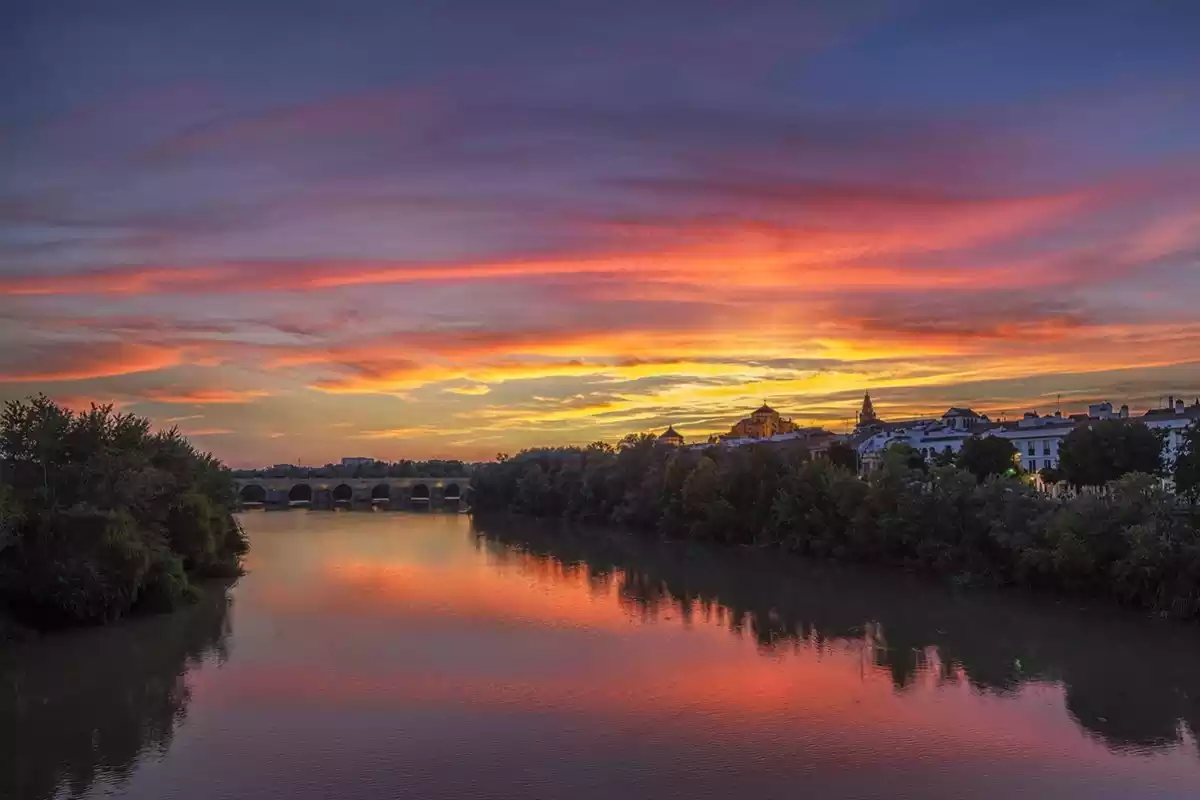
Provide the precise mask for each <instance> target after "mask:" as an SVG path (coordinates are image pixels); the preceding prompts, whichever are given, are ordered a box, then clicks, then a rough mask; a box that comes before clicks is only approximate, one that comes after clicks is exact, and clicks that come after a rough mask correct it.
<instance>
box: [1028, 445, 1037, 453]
mask: <svg viewBox="0 0 1200 800" xmlns="http://www.w3.org/2000/svg"><path fill="white" fill-rule="evenodd" d="M1036 454H1037V448H1035V447H1034V446H1033V442H1030V443H1029V455H1031V456H1032V455H1036Z"/></svg>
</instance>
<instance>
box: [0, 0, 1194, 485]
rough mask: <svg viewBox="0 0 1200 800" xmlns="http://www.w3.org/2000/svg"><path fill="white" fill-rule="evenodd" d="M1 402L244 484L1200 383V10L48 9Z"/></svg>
mask: <svg viewBox="0 0 1200 800" xmlns="http://www.w3.org/2000/svg"><path fill="white" fill-rule="evenodd" d="M6 10H8V13H6V14H5V22H4V24H3V25H2V26H0V100H2V102H0V337H2V338H0V341H2V343H3V344H2V346H0V399H12V398H18V397H23V396H27V395H29V394H31V393H36V392H45V393H46V394H48V395H50V396H51V397H52V398H55V399H57V400H60V401H63V402H66V403H68V404H71V405H72V406H81V407H86V405H87V403H88V402H90V401H96V402H113V403H116V404H117V405H118V406H119V407H120V408H122V409H124V410H130V411H135V412H137V413H139V414H145V415H147V416H149V417H151V418H152V419H153V420H154V421H155V423H156V424H159V425H162V426H170V425H174V424H177V425H178V426H179V428H180V429H181V430H182V431H183V432H185V433H187V434H188V435H189V436H192V437H193V438H194V440H195V441H196V442H197V443H198V444H199V445H200V446H202V447H203V448H205V449H209V450H212V451H213V452H214V453H216V454H217V455H218V456H220V457H222V458H224V459H226V460H227V461H228V462H229V463H231V464H232V465H235V466H246V465H257V464H267V463H275V462H300V463H310V464H311V463H318V464H319V463H324V462H326V461H329V460H334V459H337V458H339V457H341V456H349V455H367V456H376V457H379V458H389V459H394V458H402V457H406V458H427V457H455V458H467V459H476V458H490V457H492V456H493V455H494V454H495V453H497V452H501V451H504V452H515V451H516V450H518V449H520V448H522V447H526V446H531V445H545V444H567V443H586V442H589V441H592V440H595V439H606V440H609V441H614V440H616V439H618V438H619V437H620V436H622V435H623V434H625V433H628V432H631V431H642V430H661V429H662V428H663V427H665V426H666V425H667V424H668V422H671V423H674V424H675V425H676V427H677V428H678V429H679V430H680V431H681V432H682V433H684V434H685V435H686V436H689V437H692V436H701V435H706V434H708V433H711V432H714V431H724V430H726V429H727V428H728V426H729V425H730V424H731V423H732V422H734V421H736V420H737V419H738V418H740V417H742V416H744V415H745V414H746V413H748V412H749V411H750V410H752V409H753V408H754V407H756V406H758V405H759V404H760V403H762V401H763V400H764V399H767V400H768V401H769V402H770V403H771V405H773V406H774V407H776V408H778V409H780V410H781V411H782V412H784V413H786V414H790V415H791V416H792V417H793V418H795V419H797V420H798V421H799V422H800V423H801V424H805V425H814V424H820V425H826V426H828V427H830V428H831V429H833V430H838V431H841V430H844V427H845V424H846V421H847V420H852V419H853V416H854V410H855V408H856V406H857V404H858V402H859V401H860V399H861V397H862V392H863V390H864V389H868V388H869V389H870V390H871V392H872V396H873V397H874V398H875V399H876V408H877V410H878V411H879V412H880V414H881V416H883V417H884V418H888V417H898V416H901V415H911V414H930V413H939V412H941V411H942V410H944V408H945V407H946V406H948V405H969V406H972V407H974V408H976V409H977V410H979V411H985V412H989V413H999V412H1007V413H1008V414H1010V415H1011V414H1020V412H1022V411H1025V410H1029V409H1039V410H1041V411H1051V410H1053V409H1054V408H1055V407H1056V403H1057V396H1058V395H1060V394H1061V396H1062V406H1063V408H1064V410H1074V409H1078V408H1079V407H1081V406H1083V405H1085V404H1086V403H1087V402H1089V401H1094V400H1100V399H1108V400H1111V401H1113V402H1114V403H1129V404H1130V405H1131V406H1132V407H1133V408H1134V409H1135V410H1140V409H1144V408H1147V407H1151V406H1156V405H1158V403H1159V398H1160V397H1161V396H1164V395H1167V394H1174V395H1177V396H1178V395H1182V396H1186V397H1187V398H1188V401H1189V402H1190V401H1191V398H1192V397H1193V396H1196V395H1200V313H1198V311H1197V309H1198V307H1200V44H1198V42H1200V3H1196V2H1192V1H1191V0H1178V2H1172V1H1171V0H1163V1H1162V2H1129V1H1128V0H1126V1H1125V2H1105V1H1104V0H1086V1H1085V2H1021V1H1020V0H1010V1H1009V2H995V3H982V2H962V1H961V0H945V1H944V2H939V1H937V0H929V1H928V2H848V1H847V0H839V1H837V2H827V3H819V2H818V3H799V2H795V0H791V1H790V2H743V3H728V2H703V1H702V0H679V1H678V2H676V1H675V0H654V2H637V3H633V2H630V3H624V2H604V3H601V2H587V3H585V2H566V1H563V0H560V1H559V2H520V1H518V0H505V1H504V2H500V1H498V0H488V1H486V2H436V3H434V2H429V3H415V2H385V0H375V2H349V1H346V0H344V1H343V2H336V3H334V2H315V1H312V0H288V2H270V3H268V2H255V3H250V2H237V3H227V2H217V1H210V2H195V1H194V0H193V1H191V2H180V1H179V0H152V1H150V0H146V1H144V2H125V1H122V0H114V1H113V2H94V0H92V1H90V2H82V1H81V2H44V1H43V2H31V1H26V0H17V2H16V3H15V4H12V5H6Z"/></svg>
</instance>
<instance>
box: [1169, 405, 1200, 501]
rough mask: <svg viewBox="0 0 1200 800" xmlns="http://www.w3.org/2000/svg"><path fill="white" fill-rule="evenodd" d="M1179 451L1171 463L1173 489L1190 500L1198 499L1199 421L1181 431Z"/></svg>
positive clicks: (1199, 495)
mask: <svg viewBox="0 0 1200 800" xmlns="http://www.w3.org/2000/svg"><path fill="white" fill-rule="evenodd" d="M1180 438H1181V442H1180V445H1179V452H1178V453H1176V455H1175V463H1174V464H1173V465H1172V477H1173V478H1174V480H1175V491H1177V492H1179V493H1180V494H1181V495H1183V496H1184V497H1188V498H1190V499H1192V500H1200V421H1198V422H1193V423H1192V424H1191V425H1189V426H1188V427H1187V429H1186V430H1184V431H1183V433H1182V435H1181V437H1180Z"/></svg>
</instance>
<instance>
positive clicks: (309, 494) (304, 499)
mask: <svg viewBox="0 0 1200 800" xmlns="http://www.w3.org/2000/svg"><path fill="white" fill-rule="evenodd" d="M312 499H313V490H312V487H311V486H309V485H308V484H307V483H297V484H296V485H295V486H293V487H292V488H291V489H289V490H288V502H290V503H311V502H312Z"/></svg>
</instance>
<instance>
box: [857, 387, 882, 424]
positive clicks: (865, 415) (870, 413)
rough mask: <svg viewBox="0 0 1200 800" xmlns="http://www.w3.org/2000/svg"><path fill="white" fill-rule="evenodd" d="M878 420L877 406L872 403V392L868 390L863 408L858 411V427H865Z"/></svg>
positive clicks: (864, 397) (864, 396)
mask: <svg viewBox="0 0 1200 800" xmlns="http://www.w3.org/2000/svg"><path fill="white" fill-rule="evenodd" d="M877 422H879V417H878V416H876V414H875V406H874V405H872V404H871V393H870V392H866V393H865V394H864V395H863V403H862V410H861V411H859V412H858V426H857V427H859V428H865V427H867V426H868V425H874V424H875V423H877Z"/></svg>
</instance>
